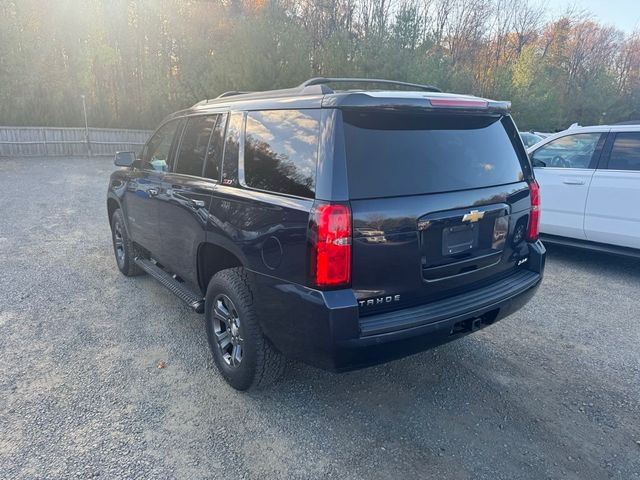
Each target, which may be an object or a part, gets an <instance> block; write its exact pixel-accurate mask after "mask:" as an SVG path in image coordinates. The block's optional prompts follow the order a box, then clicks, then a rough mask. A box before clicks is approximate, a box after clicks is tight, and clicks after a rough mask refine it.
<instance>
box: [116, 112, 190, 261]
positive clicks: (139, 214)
mask: <svg viewBox="0 0 640 480" xmlns="http://www.w3.org/2000/svg"><path fill="white" fill-rule="evenodd" d="M177 128H178V121H175V120H174V121H170V122H167V123H165V124H164V125H162V126H161V127H160V128H159V129H158V130H157V131H156V133H155V134H154V135H153V136H152V137H151V138H150V139H149V141H148V142H147V144H146V145H145V147H144V149H143V152H142V157H141V158H140V160H139V162H140V164H139V165H137V168H136V169H135V170H134V173H133V176H132V178H131V181H130V182H129V186H128V188H127V192H126V194H125V202H124V204H125V209H126V215H127V224H128V226H129V234H130V235H131V238H132V239H133V241H134V242H136V243H137V244H139V245H142V246H143V247H144V248H146V249H147V250H148V251H150V252H152V253H153V252H154V251H155V250H156V249H157V248H158V242H157V237H158V235H157V233H158V232H157V197H158V194H159V193H160V185H161V182H162V177H163V176H164V173H165V172H166V171H167V170H168V168H169V164H170V160H171V149H172V145H173V143H174V138H175V134H176V131H177Z"/></svg>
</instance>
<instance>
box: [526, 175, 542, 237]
mask: <svg viewBox="0 0 640 480" xmlns="http://www.w3.org/2000/svg"><path fill="white" fill-rule="evenodd" d="M529 195H530V196H531V212H530V213H529V228H528V230H527V240H528V241H529V242H535V241H536V240H538V235H539V232H540V186H539V185H538V182H536V181H535V180H531V181H530V182H529Z"/></svg>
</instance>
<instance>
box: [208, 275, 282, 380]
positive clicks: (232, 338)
mask: <svg viewBox="0 0 640 480" xmlns="http://www.w3.org/2000/svg"><path fill="white" fill-rule="evenodd" d="M205 321H206V327H207V338H208V339H209V347H210V348H211V353H212V354H213V360H214V362H215V364H216V366H217V367H218V370H219V371H220V374H221V375H222V376H223V377H224V379H225V380H226V381H227V383H229V385H231V386H232V387H233V388H235V389H236V390H249V389H257V388H263V387H266V386H269V385H272V384H274V383H276V382H277V381H278V380H279V379H280V377H281V376H282V373H283V371H284V365H285V358H284V357H283V356H282V354H281V353H280V352H278V351H277V350H276V349H275V348H274V347H273V345H272V344H271V342H269V340H268V339H267V338H266V337H265V336H264V334H263V333H262V329H261V328H260V325H259V324H258V319H257V315H256V311H255V306H254V303H253V294H252V293H251V286H250V284H249V280H248V278H247V273H246V271H245V270H244V269H243V268H230V269H228V270H222V271H221V272H218V273H217V274H216V275H214V276H213V278H212V279H211V281H210V282H209V286H208V288H207V295H206V297H205ZM227 341H228V342H227ZM238 346H239V347H240V348H239V351H240V355H239V356H238V348H237V347H238Z"/></svg>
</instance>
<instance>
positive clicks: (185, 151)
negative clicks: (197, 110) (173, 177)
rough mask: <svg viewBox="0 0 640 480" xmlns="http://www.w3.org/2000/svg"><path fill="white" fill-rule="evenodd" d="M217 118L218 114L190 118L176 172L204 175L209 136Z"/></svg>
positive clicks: (181, 143)
mask: <svg viewBox="0 0 640 480" xmlns="http://www.w3.org/2000/svg"><path fill="white" fill-rule="evenodd" d="M216 120H217V115H208V116H206V117H191V118H189V119H188V121H187V126H186V128H185V130H184V133H183V134H182V141H181V142H180V151H179V152H178V156H177V158H176V164H175V167H174V168H173V171H174V172H176V173H184V174H185V175H194V176H201V175H202V168H203V167H204V159H205V157H206V155H207V146H208V145H209V137H210V136H211V131H212V130H213V127H214V126H215V124H216Z"/></svg>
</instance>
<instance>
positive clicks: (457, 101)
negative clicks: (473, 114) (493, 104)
mask: <svg viewBox="0 0 640 480" xmlns="http://www.w3.org/2000/svg"><path fill="white" fill-rule="evenodd" d="M429 101H430V102H431V106H432V107H459V108H487V107H488V106H489V104H488V102H485V101H484V100H470V99H469V100H467V99H464V98H431V99H429Z"/></svg>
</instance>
